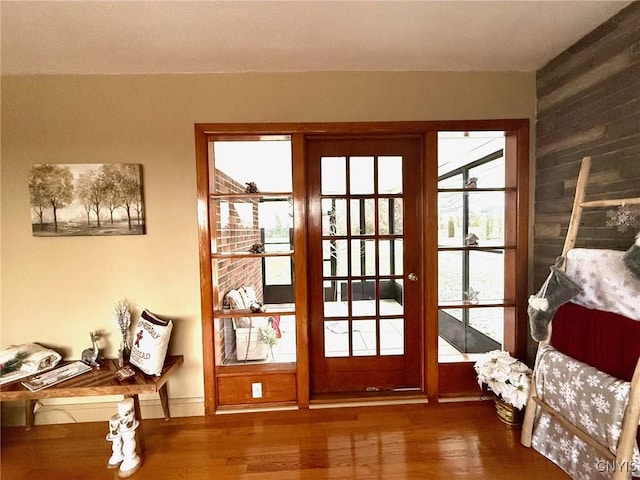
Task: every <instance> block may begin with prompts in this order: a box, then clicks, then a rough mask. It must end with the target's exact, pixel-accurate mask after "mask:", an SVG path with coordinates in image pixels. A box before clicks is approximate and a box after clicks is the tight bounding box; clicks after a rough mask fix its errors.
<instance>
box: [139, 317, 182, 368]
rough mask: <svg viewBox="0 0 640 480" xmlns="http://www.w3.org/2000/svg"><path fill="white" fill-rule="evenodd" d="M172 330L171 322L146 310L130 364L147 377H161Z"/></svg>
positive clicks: (141, 320)
mask: <svg viewBox="0 0 640 480" xmlns="http://www.w3.org/2000/svg"><path fill="white" fill-rule="evenodd" d="M172 329H173V322H172V321H171V320H162V319H161V318H158V317H156V316H155V315H154V314H153V313H151V312H149V311H148V310H146V309H145V310H144V311H143V312H142V315H140V320H138V325H137V326H136V331H135V333H134V335H133V345H132V347H131V357H130V358H129V363H131V365H133V366H135V367H138V368H139V369H140V370H142V371H143V372H144V373H146V374H147V375H157V376H160V373H162V367H163V366H164V359H165V357H166V356H167V349H168V348H169V338H170V337H171V330H172Z"/></svg>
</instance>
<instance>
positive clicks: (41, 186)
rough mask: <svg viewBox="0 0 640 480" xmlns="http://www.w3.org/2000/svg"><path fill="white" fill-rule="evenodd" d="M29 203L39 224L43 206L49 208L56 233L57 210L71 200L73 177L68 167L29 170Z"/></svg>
mask: <svg viewBox="0 0 640 480" xmlns="http://www.w3.org/2000/svg"><path fill="white" fill-rule="evenodd" d="M29 190H30V193H31V202H32V206H34V209H36V213H38V212H39V217H40V223H41V224H42V217H43V213H44V206H45V205H46V206H47V207H51V209H52V213H53V224H54V231H56V232H57V231H58V210H59V209H61V208H64V207H65V206H67V205H68V204H69V203H71V201H72V200H73V175H72V174H71V171H70V170H69V168H68V167H61V166H59V165H36V167H34V168H33V169H32V170H31V178H30V179H29Z"/></svg>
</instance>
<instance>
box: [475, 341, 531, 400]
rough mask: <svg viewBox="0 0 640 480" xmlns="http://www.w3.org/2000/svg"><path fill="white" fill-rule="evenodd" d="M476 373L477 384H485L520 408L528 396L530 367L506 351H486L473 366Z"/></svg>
mask: <svg viewBox="0 0 640 480" xmlns="http://www.w3.org/2000/svg"><path fill="white" fill-rule="evenodd" d="M473 368H474V369H475V371H476V373H477V374H478V385H480V388H482V384H486V385H487V387H488V389H489V390H490V391H492V392H493V393H494V394H495V395H496V396H497V397H498V398H500V399H501V400H502V401H504V402H506V403H508V404H509V405H513V406H514V407H515V408H517V409H521V408H522V407H524V406H525V404H526V403H527V399H528V398H529V386H530V385H531V369H530V368H529V367H527V366H526V365H525V364H524V363H522V362H521V361H520V360H516V359H515V358H513V357H512V356H511V355H509V353H508V352H504V351H502V350H493V351H491V352H487V353H486V354H484V355H483V356H482V358H481V359H480V360H478V361H477V362H476V363H475V365H474V366H473Z"/></svg>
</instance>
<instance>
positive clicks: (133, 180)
mask: <svg viewBox="0 0 640 480" xmlns="http://www.w3.org/2000/svg"><path fill="white" fill-rule="evenodd" d="M29 193H30V196H31V226H32V232H33V235H34V236H36V237H51V236H80V235H143V234H144V233H145V231H146V230H145V216H144V199H143V189H142V165H140V164H135V163H105V164H40V165H32V166H31V172H30V174H29Z"/></svg>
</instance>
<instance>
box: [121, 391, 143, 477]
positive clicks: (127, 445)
mask: <svg viewBox="0 0 640 480" xmlns="http://www.w3.org/2000/svg"><path fill="white" fill-rule="evenodd" d="M118 413H119V414H120V426H119V430H118V431H119V433H120V435H121V436H122V456H123V459H122V463H121V464H120V471H119V472H118V475H119V476H120V478H126V477H128V476H130V475H133V474H134V473H135V472H136V471H137V470H138V468H140V463H141V462H142V459H141V458H140V456H139V455H138V453H137V452H136V428H138V425H139V423H138V420H136V416H135V412H134V408H133V399H132V398H126V399H124V400H123V401H122V402H120V403H118Z"/></svg>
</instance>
